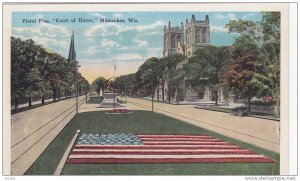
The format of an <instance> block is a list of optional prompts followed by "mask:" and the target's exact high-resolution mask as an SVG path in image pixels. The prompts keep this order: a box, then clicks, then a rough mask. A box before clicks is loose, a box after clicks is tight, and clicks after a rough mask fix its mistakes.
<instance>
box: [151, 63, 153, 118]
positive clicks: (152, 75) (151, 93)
mask: <svg viewBox="0 0 300 181" xmlns="http://www.w3.org/2000/svg"><path fill="white" fill-rule="evenodd" d="M153 93H154V91H153V72H152V69H151V94H152V95H151V96H152V98H151V104H152V106H151V107H152V112H153V107H154V102H153V97H154V95H153Z"/></svg>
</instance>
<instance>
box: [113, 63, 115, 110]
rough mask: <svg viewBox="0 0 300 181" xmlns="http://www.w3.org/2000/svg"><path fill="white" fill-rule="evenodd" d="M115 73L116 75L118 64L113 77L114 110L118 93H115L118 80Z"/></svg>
mask: <svg viewBox="0 0 300 181" xmlns="http://www.w3.org/2000/svg"><path fill="white" fill-rule="evenodd" d="M115 75H116V64H115V65H114V78H113V81H114V82H113V95H114V110H115V109H116V95H115V89H116V80H115Z"/></svg>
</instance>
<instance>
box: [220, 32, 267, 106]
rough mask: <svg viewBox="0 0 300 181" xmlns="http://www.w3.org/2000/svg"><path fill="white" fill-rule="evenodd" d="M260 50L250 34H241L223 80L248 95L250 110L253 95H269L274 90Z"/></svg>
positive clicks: (225, 83) (226, 84) (232, 87)
mask: <svg viewBox="0 0 300 181" xmlns="http://www.w3.org/2000/svg"><path fill="white" fill-rule="evenodd" d="M258 51H259V49H258V47H257V46H256V45H255V44H253V42H252V40H251V38H250V37H249V36H247V35H243V36H240V37H239V38H238V39H237V40H236V42H235V43H234V49H233V52H232V55H231V60H230V63H229V65H228V67H227V70H226V71H225V73H224V75H223V80H222V82H223V85H225V86H228V87H229V88H231V89H233V90H236V91H238V92H239V93H241V94H242V95H243V96H246V97H247V101H248V111H249V112H251V102H250V100H251V98H252V97H253V96H257V95H260V96H262V95H268V94H270V92H271V91H272V88H271V82H270V80H269V79H268V77H267V76H266V75H265V73H266V71H265V67H264V66H263V64H262V63H261V62H262V60H261V59H260V57H259V54H258Z"/></svg>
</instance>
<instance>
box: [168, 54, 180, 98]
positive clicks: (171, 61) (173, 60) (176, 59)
mask: <svg viewBox="0 0 300 181" xmlns="http://www.w3.org/2000/svg"><path fill="white" fill-rule="evenodd" d="M164 60H165V66H166V75H167V76H166V81H167V86H168V102H169V103H171V91H172V90H173V89H174V87H173V86H172V78H173V76H174V73H175V72H176V68H177V65H178V64H179V63H180V62H183V61H184V60H185V56H184V55H182V54H174V55H171V56H168V57H165V58H164Z"/></svg>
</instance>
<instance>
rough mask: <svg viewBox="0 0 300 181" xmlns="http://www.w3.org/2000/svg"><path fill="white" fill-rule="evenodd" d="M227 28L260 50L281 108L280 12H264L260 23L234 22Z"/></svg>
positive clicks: (259, 52) (273, 92)
mask: <svg viewBox="0 0 300 181" xmlns="http://www.w3.org/2000/svg"><path fill="white" fill-rule="evenodd" d="M226 27H227V28H228V30H229V33H240V34H241V35H245V36H248V37H249V39H251V41H252V42H254V44H255V45H256V46H257V47H258V48H259V51H258V52H257V53H258V54H259V56H260V58H261V60H262V62H263V64H264V66H265V68H266V70H265V71H267V74H266V77H267V78H268V79H269V80H270V81H271V84H272V85H271V86H272V90H273V91H272V94H273V95H274V97H275V98H276V99H277V103H278V106H280V36H281V35H280V12H262V20H261V21H260V22H258V23H255V22H253V21H248V20H233V21H230V22H229V23H228V24H227V25H226ZM278 111H280V109H278ZM279 113H280V112H279Z"/></svg>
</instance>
